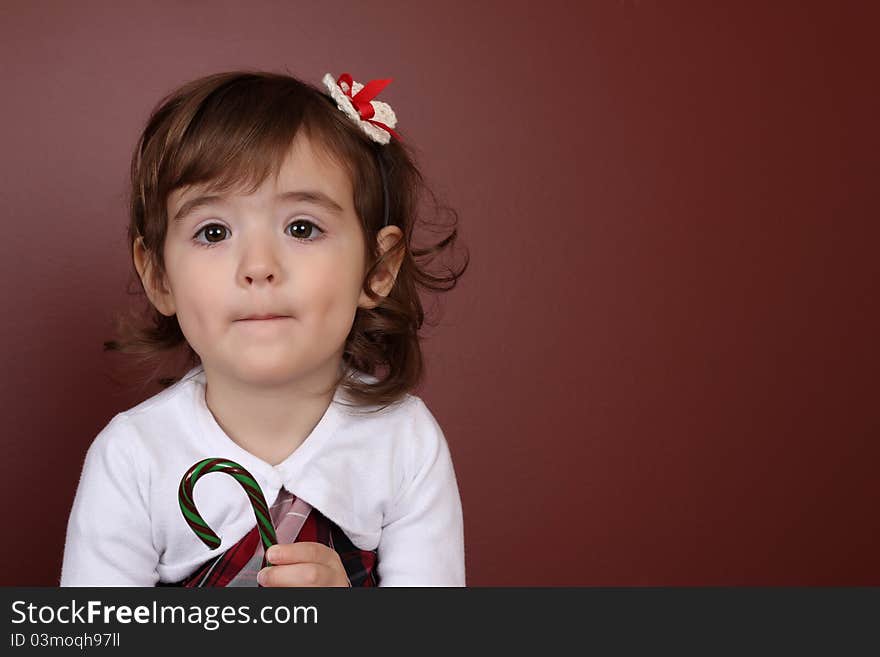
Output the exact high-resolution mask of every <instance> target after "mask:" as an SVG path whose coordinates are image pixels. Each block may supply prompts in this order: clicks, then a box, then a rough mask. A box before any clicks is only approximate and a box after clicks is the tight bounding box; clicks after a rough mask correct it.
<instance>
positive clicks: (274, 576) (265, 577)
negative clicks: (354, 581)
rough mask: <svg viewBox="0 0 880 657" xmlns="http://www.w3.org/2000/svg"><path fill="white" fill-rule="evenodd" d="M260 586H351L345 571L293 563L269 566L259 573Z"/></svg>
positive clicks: (320, 565)
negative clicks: (339, 571) (340, 571)
mask: <svg viewBox="0 0 880 657" xmlns="http://www.w3.org/2000/svg"><path fill="white" fill-rule="evenodd" d="M257 582H258V583H259V584H260V586H308V587H323V586H340V587H342V586H345V587H348V586H351V582H350V581H349V580H348V576H347V575H345V573H344V571H342V574H340V573H338V572H337V571H336V569H334V568H332V567H330V566H325V565H323V564H318V563H293V564H285V565H283V566H269V567H267V568H263V569H262V570H261V571H260V572H259V573H257Z"/></svg>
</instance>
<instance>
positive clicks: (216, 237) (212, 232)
mask: <svg viewBox="0 0 880 657" xmlns="http://www.w3.org/2000/svg"><path fill="white" fill-rule="evenodd" d="M228 232H229V229H227V228H226V226H221V225H220V224H208V225H207V226H204V227H203V228H201V229H200V230H199V232H197V233H196V234H195V235H193V238H195V240H196V241H197V242H199V243H200V244H205V245H206V246H208V245H211V244H216V243H217V242H222V241H223V239H224V238H225V237H226V234H227V233H228ZM202 233H204V234H205V239H206V240H207V243H206V242H203V241H202V240H200V239H198V237H199V235H201V234H202Z"/></svg>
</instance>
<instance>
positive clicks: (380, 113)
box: [323, 73, 397, 144]
mask: <svg viewBox="0 0 880 657" xmlns="http://www.w3.org/2000/svg"><path fill="white" fill-rule="evenodd" d="M323 82H324V86H326V87H327V90H328V91H329V92H330V95H331V96H332V97H333V100H335V101H336V105H337V106H338V107H339V109H341V110H342V111H343V112H345V114H346V115H347V116H348V117H349V118H350V119H351V120H352V121H354V122H355V123H357V124H358V125H359V126H360V127H361V129H363V131H364V132H365V133H367V135H368V136H369V137H370V138H371V139H372V140H373V141H377V142H379V143H380V144H387V143H388V142H389V141H391V134H390V133H389V132H388V131H387V130H383V129H382V128H380V127H379V126H376V125H373V124H372V123H370V121H371V120H372V121H378V122H379V123H384V124H385V125H387V126H388V127H389V128H394V126H396V125H397V116H396V115H395V114H394V110H393V109H391V105H389V104H388V103H383V102H382V101H381V100H371V101H370V105H372V106H373V111H374V112H375V114H374V115H373V116H372V117H371V118H370V119H362V118H361V115H360V114H359V113H358V111H357V109H356V108H355V106H354V103H353V102H352V100H351V98H350V97H349V96H348V94H351V96H357V95H358V93H360V90H361V89H363V88H364V85H362V84H360V83H359V82H356V81H354V80H352V83H351V87H352V88H351V89H349V88H348V84H347V83H346V82H341V83H338V82H337V81H336V78H334V77H333V75H331V74H330V73H327V74H326V75H325V76H324V79H323ZM346 92H347V93H346Z"/></svg>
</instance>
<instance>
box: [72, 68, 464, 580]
mask: <svg viewBox="0 0 880 657" xmlns="http://www.w3.org/2000/svg"><path fill="white" fill-rule="evenodd" d="M389 82H390V80H373V81H371V82H369V83H368V84H367V85H361V84H359V83H357V82H355V81H353V80H352V78H351V76H349V75H347V74H343V75H342V76H340V77H339V78H338V79H337V78H334V77H333V76H331V75H329V74H328V75H326V76H325V77H324V79H323V84H324V86H325V87H326V90H324V89H321V88H317V87H314V86H311V85H309V84H305V83H303V82H301V81H300V80H297V79H295V78H293V77H291V76H289V75H282V74H275V73H261V72H242V71H239V72H231V73H223V74H217V75H212V76H208V77H206V78H203V79H199V80H195V81H193V82H190V83H188V84H186V85H184V86H183V87H181V88H180V89H178V90H177V91H175V92H174V93H172V94H171V95H170V96H168V97H167V98H165V99H163V101H162V102H161V103H160V104H159V106H158V107H157V108H156V109H155V110H154V112H153V113H152V115H151V116H150V118H149V120H148V122H147V126H146V128H145V129H144V132H143V134H142V135H141V138H140V140H139V143H138V146H137V148H136V149H135V153H134V157H133V159H132V168H131V182H132V190H131V222H130V226H129V246H130V248H131V253H132V257H133V261H134V267H135V270H136V272H137V275H138V279H139V281H140V283H141V284H142V287H143V291H144V293H145V294H146V296H147V297H148V299H149V306H148V308H149V315H148V317H149V321H147V322H146V324H141V325H138V324H132V323H129V324H128V325H126V324H125V323H121V324H120V337H119V339H118V340H115V341H112V342H108V343H106V344H107V348H108V349H113V350H117V351H122V352H128V353H137V354H141V355H143V354H146V355H147V356H148V357H150V358H152V357H153V356H156V355H159V356H161V354H163V353H167V352H169V351H170V350H174V349H176V348H178V347H180V348H182V349H184V350H185V351H186V354H187V356H188V358H189V365H190V369H189V371H188V372H186V374H185V375H184V376H182V377H181V378H179V380H176V382H175V380H174V379H172V380H171V381H169V382H168V383H173V385H170V386H169V387H166V388H165V389H164V390H163V391H162V392H160V393H159V394H157V395H155V396H153V397H151V398H149V399H147V400H146V401H144V402H143V403H141V404H139V405H137V406H135V407H134V408H131V409H129V410H128V411H125V412H122V413H119V414H117V415H116V416H115V417H113V419H112V420H111V421H110V422H109V423H108V424H107V426H106V427H105V428H104V429H103V430H102V431H101V432H100V433H99V434H98V436H97V437H96V438H95V440H94V442H93V443H92V445H91V447H90V448H89V450H88V453H87V454H86V458H85V464H84V466H83V471H82V475H81V478H80V482H79V487H78V489H77V492H76V497H75V499H74V502H73V508H72V510H71V514H70V519H69V522H68V528H67V538H66V544H65V550H64V561H63V566H62V573H61V585H62V586H114V585H132V586H153V585H184V586H206V585H207V586H256V585H257V584H259V585H262V586H352V585H354V586H376V585H378V586H425V585H427V586H464V584H465V571H464V536H463V523H462V510H461V501H460V497H459V492H458V486H457V482H456V477H455V472H454V470H453V466H452V461H451V457H450V451H449V448H448V445H447V443H446V439H445V437H444V435H443V432H442V430H441V428H440V426H439V425H438V424H437V421H436V420H435V419H434V417H433V415H432V414H431V412H430V411H429V410H428V408H427V407H426V406H425V403H424V402H423V401H422V400H421V399H420V398H419V397H417V396H415V395H413V394H412V392H411V391H413V390H414V389H415V387H416V386H417V384H418V383H419V382H420V381H421V377H422V356H421V350H420V346H419V337H418V330H419V328H420V327H421V325H422V323H423V319H424V313H423V310H422V305H421V302H420V299H419V296H418V289H417V286H421V287H423V288H428V289H432V290H435V291H442V290H448V289H450V288H451V287H453V286H454V285H455V282H456V280H457V278H458V277H459V276H461V274H463V273H464V270H465V269H466V268H467V263H466V262H465V265H464V267H463V268H461V269H460V270H459V271H453V270H449V274H448V276H445V277H444V276H443V275H439V276H438V275H434V274H431V273H429V272H428V271H427V270H426V268H425V267H424V266H423V262H420V259H421V260H425V259H428V260H430V259H431V258H432V257H434V256H436V255H437V254H438V253H440V252H441V251H443V250H444V249H445V248H447V247H449V246H451V245H452V244H453V243H454V241H455V237H456V231H455V230H453V231H452V233H451V235H449V236H448V237H447V238H446V239H445V240H443V241H441V242H440V243H439V244H437V245H435V246H434V247H433V248H428V249H417V248H415V247H413V245H412V241H413V240H412V236H413V228H414V225H415V223H416V216H417V213H418V208H417V205H418V200H419V195H420V194H419V193H420V192H421V191H422V190H423V189H426V188H424V184H423V180H422V177H421V175H420V174H419V172H418V170H417V168H416V167H415V165H414V164H413V158H412V156H411V155H410V154H409V153H408V151H407V149H406V148H405V146H404V144H403V143H402V142H401V138H400V136H399V135H398V133H397V132H396V131H395V130H394V128H395V126H396V123H397V119H396V116H395V114H394V112H393V111H392V109H391V107H390V106H389V105H388V104H387V103H383V102H381V101H379V100H375V97H376V96H377V95H378V93H379V92H380V91H381V90H382V89H383V88H384V87H385V86H386V85H387V84H388V83H389ZM453 214H454V212H453ZM444 285H446V287H444ZM215 457H216V458H221V459H227V460H229V461H232V462H234V463H236V464H239V465H240V466H242V467H243V468H244V469H245V470H246V471H247V472H249V473H250V474H251V475H252V476H253V478H254V479H255V480H256V482H257V483H258V484H259V488H260V489H261V491H262V493H263V494H264V496H265V500H266V502H267V503H268V504H269V505H271V521H272V525H273V526H274V528H275V530H276V533H277V538H278V544H277V545H274V546H273V547H272V548H271V549H270V550H269V551H268V552H267V553H266V554H265V558H266V559H267V562H268V563H269V564H270V565H269V566H267V567H263V568H261V566H262V565H263V564H264V563H266V562H264V561H263V558H264V554H263V547H262V545H261V542H260V537H259V532H258V526H257V523H256V520H255V512H254V510H253V508H252V506H251V500H250V499H249V497H248V495H247V494H245V492H244V491H243V490H242V487H241V485H240V484H239V482H238V481H237V480H236V479H234V478H233V477H230V476H226V475H225V474H223V473H213V474H210V475H206V476H204V477H202V478H201V479H200V480H199V481H198V484H197V485H196V486H195V487H194V489H193V491H194V493H193V500H192V502H193V503H194V505H195V506H196V507H197V512H198V514H199V515H201V517H202V518H203V519H204V522H205V524H206V525H207V526H208V527H210V528H211V529H213V530H214V531H215V532H216V533H217V534H218V535H219V536H220V538H221V539H222V542H221V543H220V544H219V546H217V547H215V548H213V549H209V548H208V547H206V544H205V543H204V542H203V540H202V539H201V538H200V537H199V536H198V535H197V534H196V533H195V532H194V531H193V529H191V527H190V524H189V523H188V520H187V517H186V516H185V514H184V513H182V509H183V506H184V505H183V503H182V502H181V499H180V497H179V493H181V490H182V485H181V478H182V477H183V476H184V474H185V473H186V472H187V471H188V470H189V469H190V467H191V466H193V464H195V463H197V462H199V461H202V460H204V459H210V458H215Z"/></svg>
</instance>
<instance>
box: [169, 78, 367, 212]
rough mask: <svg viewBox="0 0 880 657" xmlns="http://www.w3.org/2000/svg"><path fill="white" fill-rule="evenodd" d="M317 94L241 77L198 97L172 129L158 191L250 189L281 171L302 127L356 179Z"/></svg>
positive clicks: (317, 147) (341, 139)
mask: <svg viewBox="0 0 880 657" xmlns="http://www.w3.org/2000/svg"><path fill="white" fill-rule="evenodd" d="M316 93H320V92H316V91H315V90H314V89H311V88H309V87H308V86H306V85H302V84H290V81H289V80H274V79H266V78H260V77H253V78H251V77H239V78H237V79H235V80H233V81H231V82H229V83H228V84H225V85H222V86H220V87H218V88H216V89H214V90H213V91H212V92H211V93H210V94H209V95H207V96H205V97H204V98H194V99H192V108H191V109H190V111H186V109H187V108H179V110H184V111H181V112H180V113H179V117H180V118H179V120H178V121H177V122H176V123H177V125H172V126H171V128H170V130H169V131H168V135H167V140H166V142H165V144H164V148H163V151H164V152H165V153H166V154H167V159H165V162H164V163H163V164H161V165H160V167H159V170H158V172H157V173H158V180H157V183H158V185H157V187H158V190H159V192H160V196H161V197H162V198H167V197H168V195H169V194H170V193H171V192H173V191H175V190H177V189H180V188H183V187H198V188H199V189H201V190H204V191H205V192H206V193H217V194H226V193H237V194H252V193H254V192H255V191H256V190H257V189H258V188H259V187H260V185H262V184H263V182H264V181H265V180H266V179H267V178H268V177H269V176H277V175H278V173H279V171H280V170H281V167H282V165H283V163H284V160H285V158H286V157H287V155H288V153H289V151H290V148H291V146H292V144H293V141H294V138H295V137H296V136H297V134H298V133H299V132H300V131H301V130H304V131H305V134H306V136H307V137H309V139H310V140H311V141H312V146H313V148H314V149H315V152H316V153H318V154H319V155H320V156H321V157H325V158H330V159H331V160H332V161H334V162H335V163H337V164H340V165H342V166H344V168H345V169H346V170H347V171H348V173H349V176H350V178H351V174H352V173H353V171H352V166H351V162H350V160H349V157H350V155H351V149H352V145H351V144H346V143H345V142H346V141H348V140H347V139H346V138H345V136H344V135H341V134H334V133H337V132H338V130H334V126H333V125H332V123H330V122H328V121H327V115H326V113H324V112H321V111H316V110H318V109H319V108H317V107H316V106H315V105H316V101H318V102H320V101H319V99H318V98H316ZM316 137H317V139H315V138H316ZM349 139H350V138H349ZM163 159H164V158H163Z"/></svg>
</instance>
